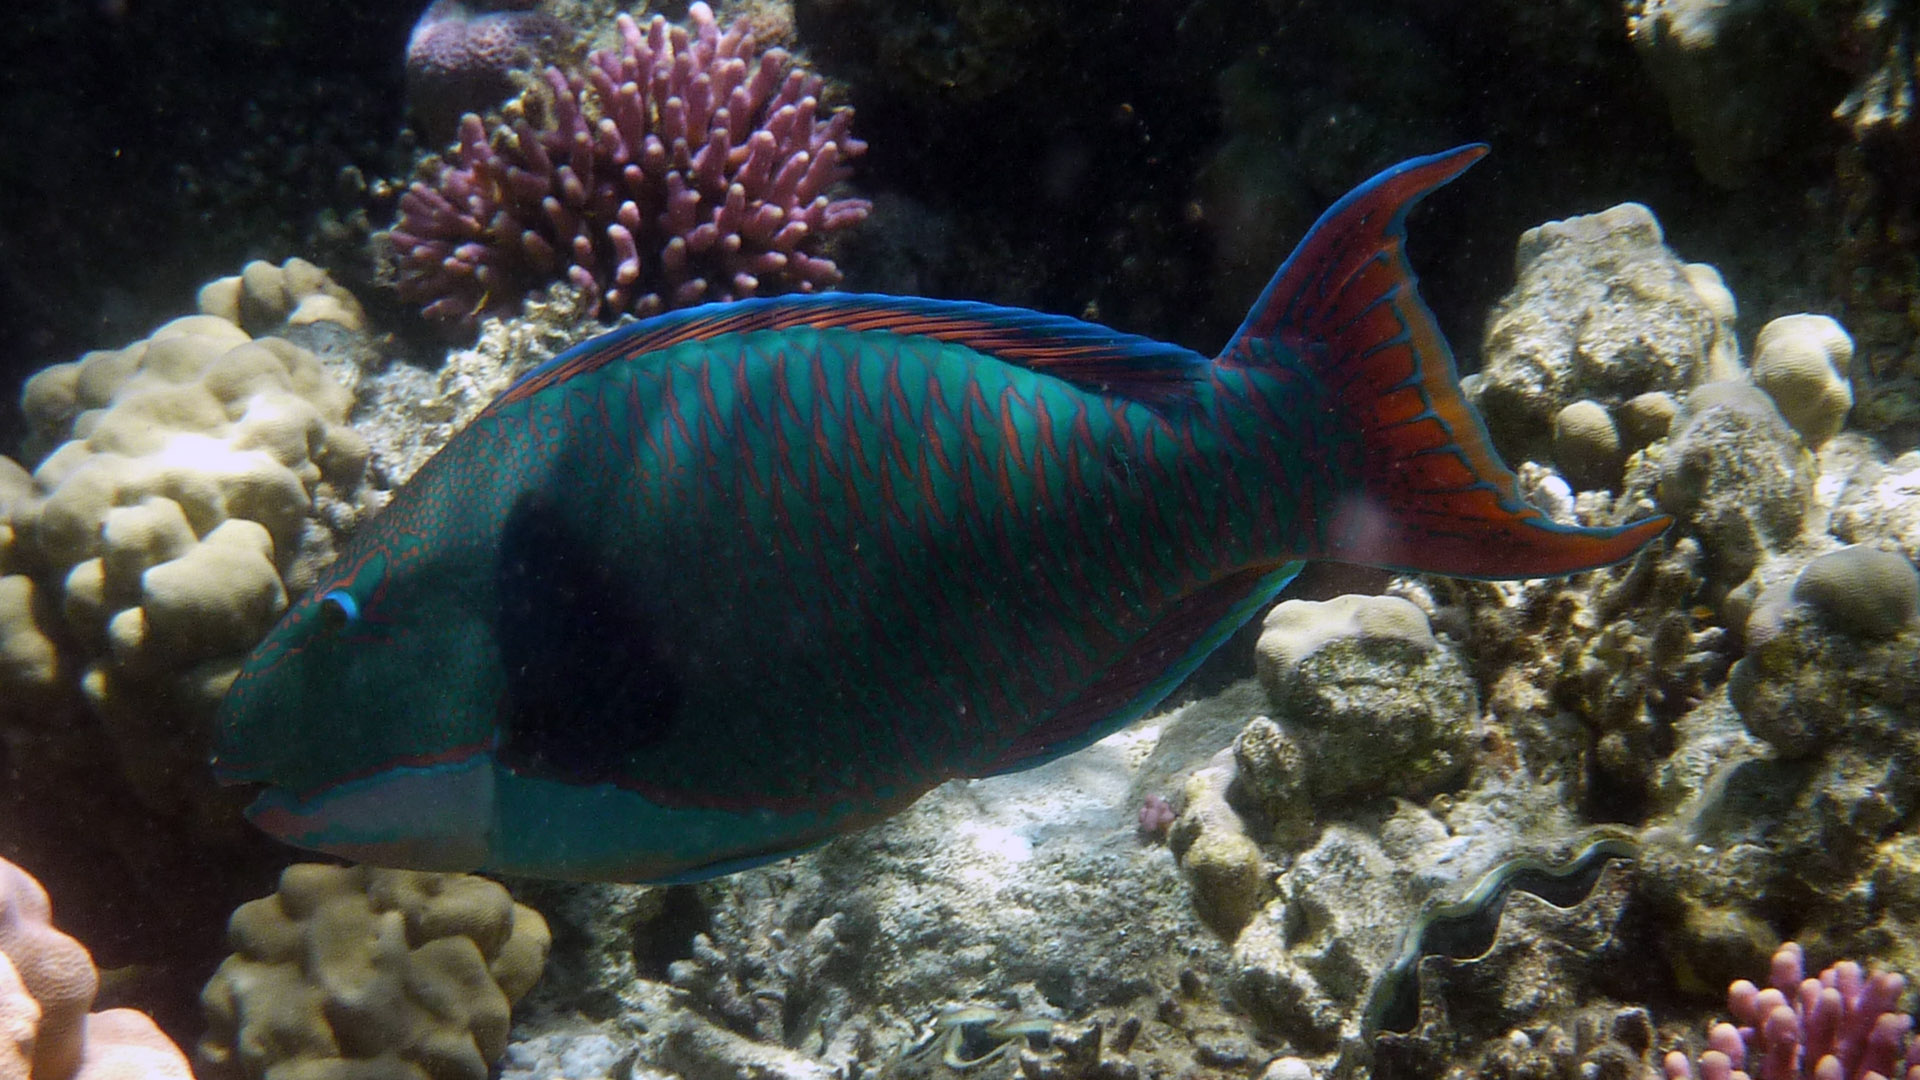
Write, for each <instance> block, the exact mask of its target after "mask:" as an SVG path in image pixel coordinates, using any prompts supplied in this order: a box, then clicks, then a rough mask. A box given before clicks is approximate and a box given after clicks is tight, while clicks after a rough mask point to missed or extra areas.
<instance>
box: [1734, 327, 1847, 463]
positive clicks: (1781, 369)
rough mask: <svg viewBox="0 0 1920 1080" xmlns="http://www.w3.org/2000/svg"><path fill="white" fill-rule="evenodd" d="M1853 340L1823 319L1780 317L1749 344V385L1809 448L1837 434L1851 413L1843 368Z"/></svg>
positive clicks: (1845, 366)
mask: <svg viewBox="0 0 1920 1080" xmlns="http://www.w3.org/2000/svg"><path fill="white" fill-rule="evenodd" d="M1852 363H1853V338H1851V337H1849V336H1848V335H1847V332H1846V330H1845V329H1843V328H1842V327H1841V326H1840V324H1839V323H1837V322H1835V321H1833V320H1832V319H1830V318H1828V317H1827V316H1825V315H1785V316H1782V317H1780V318H1778V319H1775V320H1773V321H1772V322H1770V323H1768V324H1767V325H1766V326H1764V327H1761V329H1760V336H1759V337H1758V338H1756V339H1755V340H1754V344H1753V382H1754V385H1755V386H1758V387H1759V388H1760V389H1762V390H1765V391H1766V392H1767V396H1768V397H1770V398H1772V399H1773V403H1774V406H1775V407H1777V408H1778V409H1779V410H1780V415H1781V416H1784V417H1786V419H1787V423H1789V424H1792V425H1793V429H1794V430H1795V431H1798V432H1799V433H1800V437H1801V438H1802V439H1805V440H1806V443H1807V445H1808V446H1810V447H1813V448H1814V449H1816V450H1817V449H1819V448H1820V446H1821V445H1822V444H1824V443H1825V442H1826V441H1827V440H1828V439H1831V438H1833V437H1834V436H1835V435H1837V434H1839V433H1840V428H1841V427H1842V426H1843V425H1844V424H1845V423H1846V421H1847V412H1848V410H1850V409H1852V408H1853V387H1852V385H1851V384H1850V383H1849V382H1848V381H1847V369H1848V368H1849V367H1850V366H1851V365H1852Z"/></svg>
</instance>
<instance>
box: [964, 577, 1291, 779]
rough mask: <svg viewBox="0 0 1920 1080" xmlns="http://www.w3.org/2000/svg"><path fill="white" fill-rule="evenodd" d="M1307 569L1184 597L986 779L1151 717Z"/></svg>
mask: <svg viewBox="0 0 1920 1080" xmlns="http://www.w3.org/2000/svg"><path fill="white" fill-rule="evenodd" d="M1301 565H1302V564H1301V563H1297V562H1290V563H1283V564H1281V565H1279V566H1254V567H1248V568H1247V569H1244V570H1239V571H1235V572H1234V573H1231V574H1228V575H1227V576H1226V577H1223V578H1221V579H1219V580H1217V581H1214V582H1212V583H1211V584H1208V585H1206V586H1205V587H1203V588H1201V589H1199V590H1198V591H1196V592H1194V593H1192V594H1191V595H1189V596H1187V597H1185V598H1184V599H1182V600H1181V601H1180V602H1179V603H1178V604H1176V605H1175V606H1174V608H1173V610H1172V611H1170V612H1168V613H1167V615H1166V616H1165V617H1164V618H1162V619H1161V620H1160V621H1159V622H1158V623H1156V624H1154V626H1153V628H1152V629H1150V630H1148V631H1147V632H1146V634H1144V635H1142V636H1141V638H1140V640H1138V641H1136V642H1134V643H1133V646H1132V647H1131V648H1129V649H1128V650H1127V652H1126V653H1125V655H1123V656H1122V657H1121V658H1120V660H1119V662H1117V663H1115V664H1114V665H1113V666H1112V667H1110V668H1108V669H1107V670H1106V672H1105V673H1103V674H1102V675H1101V676H1100V678H1099V680H1098V681H1096V682H1095V683H1094V684H1093V685H1092V686H1089V687H1087V688H1086V689H1085V690H1083V691H1081V692H1080V694H1079V695H1078V696H1076V697H1075V698H1074V699H1073V700H1071V701H1069V702H1067V703H1066V704H1065V705H1063V706H1062V707H1060V708H1059V709H1057V710H1055V711H1054V713H1053V715H1051V716H1049V717H1047V719H1046V721H1045V722H1044V723H1042V724H1040V725H1039V726H1038V727H1036V728H1034V729H1033V730H1031V731H1028V732H1025V733H1024V734H1022V735H1021V736H1020V738H1019V739H1018V740H1017V741H1015V742H1014V744H1013V745H1012V746H1009V747H1008V748H1007V749H1006V751H1005V752H1004V753H1002V754H1001V755H1000V757H998V758H997V759H995V760H994V761H993V762H992V763H991V764H989V765H988V766H987V768H986V770H985V773H986V774H991V773H999V772H1007V771H1009V770H1012V769H1024V768H1028V767H1030V766H1034V765H1042V764H1045V763H1046V762H1048V761H1051V760H1053V759H1054V758H1057V757H1059V756H1060V755H1062V754H1066V753H1070V752H1072V751H1074V750H1078V749H1080V748H1081V747H1083V746H1086V745H1088V744H1089V743H1092V742H1095V741H1096V740H1099V739H1102V738H1104V737H1106V736H1108V735H1110V734H1112V733H1113V732H1115V731H1118V730H1119V729H1120V728H1122V727H1125V726H1126V725H1128V724H1130V723H1132V722H1133V721H1135V720H1137V719H1139V718H1140V717H1141V716H1144V715H1146V712H1147V710H1148V709H1151V708H1153V707H1154V706H1155V705H1158V704H1159V703H1160V702H1161V700H1162V699H1164V698H1165V697H1166V696H1167V695H1168V694H1170V693H1172V692H1173V690H1174V687H1176V686H1179V685H1180V682H1181V680H1183V679H1185V678H1186V677H1187V676H1188V675H1191V674H1193V669H1194V668H1196V667H1199V666H1200V662H1201V661H1202V660H1205V659H1206V658H1207V657H1208V656H1210V655H1212V653H1213V651H1214V650H1215V649H1217V648H1219V647H1220V645H1221V644H1222V643H1223V642H1225V641H1226V640H1227V638H1229V637H1232V636H1233V632H1234V631H1236V630H1238V629H1240V627H1241V626H1243V625H1245V623H1246V621H1247V620H1248V619H1251V618H1252V617H1253V616H1254V615H1256V614H1258V613H1259V612H1260V611H1261V610H1262V609H1263V608H1265V607H1266V606H1267V605H1268V604H1269V603H1271V602H1272V601H1273V598H1274V597H1275V596H1277V595H1279V592H1280V590H1281V589H1284V588H1286V586H1287V582H1289V581H1292V580H1293V579H1294V576H1295V575H1296V574H1298V573H1299V572H1300V567H1301Z"/></svg>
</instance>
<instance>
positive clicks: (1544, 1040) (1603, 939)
mask: <svg viewBox="0 0 1920 1080" xmlns="http://www.w3.org/2000/svg"><path fill="white" fill-rule="evenodd" d="M1633 877H1634V872H1633V870H1632V868H1631V866H1630V865H1629V864H1624V863H1620V862H1610V863H1608V864H1607V865H1606V866H1604V867H1602V868H1600V869H1599V872H1598V875H1597V880H1595V881H1593V882H1591V883H1590V884H1589V885H1587V887H1586V889H1585V890H1584V891H1583V894H1582V895H1577V896H1571V897H1556V898H1555V899H1556V900H1572V901H1574V902H1572V903H1562V904H1558V905H1556V903H1555V902H1550V901H1548V900H1545V899H1542V898H1540V897H1539V896H1535V895H1533V894H1532V893H1528V892H1525V891H1520V890H1515V891H1514V892H1513V893H1512V894H1511V895H1510V896H1509V897H1508V898H1507V899H1506V901H1505V906H1504V909H1503V910H1502V911H1501V912H1500V913H1499V916H1498V918H1497V919H1494V920H1492V921H1491V925H1482V926H1480V927H1477V928H1476V929H1477V930H1478V931H1479V932H1480V933H1479V935H1477V936H1476V937H1475V938H1474V939H1472V940H1470V941H1463V942H1460V943H1459V944H1461V945H1464V946H1465V948H1464V949H1463V950H1462V954H1461V955H1458V956H1454V955H1447V954H1445V953H1437V954H1434V955H1429V956H1427V957H1425V958H1424V959H1422V960H1420V961H1419V965H1418V967H1419V984H1418V1015H1417V1018H1414V1021H1415V1022H1414V1023H1413V1024H1412V1025H1411V1026H1410V1027H1409V1028H1408V1029H1407V1030H1405V1031H1397V1030H1392V1029H1389V1030H1387V1031H1385V1032H1383V1033H1382V1034H1381V1036H1380V1038H1379V1040H1378V1041H1377V1042H1376V1043H1375V1044H1374V1049H1373V1069H1374V1071H1373V1075H1374V1076H1375V1077H1378V1078H1380V1080H1395V1078H1401V1077H1422V1076H1437V1075H1442V1074H1449V1075H1466V1076H1617V1077H1623V1078H1625V1077H1635V1076H1640V1075H1643V1069H1644V1068H1645V1067H1647V1066H1649V1065H1650V1064H1651V1062H1650V1060H1649V1054H1650V1053H1651V1051H1652V1049H1653V1026H1652V1024H1651V1022H1650V1021H1649V1019H1648V1017H1647V1014H1646V1012H1645V1010H1644V1009H1637V1008H1631V1007H1624V1006H1622V1005H1620V1004H1618V1003H1615V1002H1608V1001H1605V1000H1604V999H1603V998H1604V996H1605V995H1607V993H1608V991H1611V992H1612V993H1613V994H1614V995H1619V994H1620V993H1621V992H1622V990H1623V988H1625V989H1627V995H1626V997H1627V1000H1629V1001H1631V1000H1635V998H1636V996H1637V995H1634V994H1633V993H1632V992H1631V988H1632V985H1633V976H1632V972H1633V971H1634V969H1635V968H1636V967H1637V966H1638V965H1637V964H1636V963H1635V962H1634V957H1635V955H1636V949H1637V945H1636V943H1635V942H1634V941H1633V940H1632V939H1631V938H1630V937H1628V936H1627V935H1626V934H1625V933H1624V932H1623V931H1624V930H1625V926H1624V925H1623V924H1624V923H1625V921H1626V916H1627V914H1628V912H1629V911H1630V910H1631V905H1632V902H1633V900H1632V893H1633ZM1575 1033H1577V1034H1575ZM1476 1059H1477V1064H1475V1063H1476ZM1607 1064H1611V1065H1612V1066H1613V1067H1612V1068H1607V1067H1606V1065H1607ZM1621 1064H1630V1065H1632V1066H1635V1067H1631V1068H1627V1069H1624V1070H1623V1069H1621V1068H1620V1067H1619V1066H1620V1065H1621ZM1463 1065H1464V1068H1462V1066H1463ZM1449 1066H1451V1067H1452V1068H1453V1069H1456V1070H1460V1071H1458V1072H1453V1073H1448V1068H1449ZM1596 1070H1597V1071H1596Z"/></svg>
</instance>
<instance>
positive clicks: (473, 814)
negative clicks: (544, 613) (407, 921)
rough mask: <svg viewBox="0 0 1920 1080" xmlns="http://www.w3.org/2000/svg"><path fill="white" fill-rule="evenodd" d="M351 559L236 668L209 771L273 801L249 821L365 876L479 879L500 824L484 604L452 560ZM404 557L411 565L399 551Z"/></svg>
mask: <svg viewBox="0 0 1920 1080" xmlns="http://www.w3.org/2000/svg"><path fill="white" fill-rule="evenodd" d="M390 550H392V549H390V548H389V547H387V546H386V545H381V544H365V545H355V546H354V547H351V548H349V550H348V552H347V554H346V556H345V557H343V558H342V559H341V560H340V562H338V563H336V564H335V565H334V566H333V567H332V568H330V569H329V570H328V571H327V572H326V573H325V574H324V575H323V576H322V578H321V580H320V582H319V583H318V584H317V586H316V587H315V588H314V589H313V590H312V591H311V592H310V593H308V594H307V595H306V596H305V597H304V598H302V599H301V600H300V601H299V602H297V603H296V604H294V605H293V607H292V608H291V609H290V610H288V612H287V613H286V615H285V616H284V617H283V618H282V619H281V621H280V623H279V624H278V625H277V626H275V627H274V629H273V631H272V632H271V633H270V634H269V635H268V637H267V638H266V640H265V641H264V642H262V643H261V644H260V646H259V647H257V648H256V649H255V650H254V652H253V653H252V655H250V656H249V657H248V658H247V660H246V662H245V664H244V665H242V667H241V669H240V673H239V675H238V677H237V678H236V679H235V680H234V684H233V688H232V689H231V690H230V691H229V692H228V694H227V697H226V700H225V702H224V704H223V705H222V707H221V710H220V715H219V719H218V726H217V735H216V744H215V757H214V771H215V775H216V776H217V777H218V778H219V779H220V780H222V781H223V782H227V783H259V784H265V785H267V786H266V788H265V790H264V791H262V792H261V793H260V794H259V795H258V797H257V798H256V799H255V800H254V802H253V804H252V805H251V806H250V807H248V809H247V816H248V817H249V818H250V819H252V820H253V822H254V823H255V824H256V825H258V826H260V827H261V828H263V829H265V830H266V831H267V832H269V833H271V834H273V835H275V836H277V837H279V838H280V839H282V840H285V841H287V842H288V843H291V844H295V845H298V846H301V847H307V848H314V849H318V850H322V851H328V852H332V853H334V854H338V855H343V856H346V857H349V858H353V859H356V860H359V861H362V862H369V863H374V864H384V865H395V866H406V867H412V868H417V869H472V868H475V867H478V866H479V865H481V863H482V862H483V861H484V860H485V858H486V853H487V848H488V843H489V839H490V837H489V833H490V831H491V822H492V819H493V813H492V810H493V807H492V803H493V772H492V767H491V752H492V749H493V746H492V743H493V739H494V733H493V723H492V718H493V716H494V713H495V711H496V708H497V705H496V703H497V701H498V698H499V693H500V689H499V686H498V682H499V679H498V676H497V668H498V665H497V664H491V665H490V664H486V663H483V662H477V659H476V658H479V659H484V658H485V657H486V656H488V655H489V650H490V646H489V644H488V636H487V606H488V604H489V603H490V593H489V592H488V590H486V589H485V588H484V587H482V588H475V587H474V586H475V585H476V584H477V583H475V582H472V581H461V580H455V578H458V577H460V576H461V575H459V574H458V572H457V570H454V569H453V567H454V566H456V565H457V564H455V563H454V562H453V561H451V560H444V559H443V560H432V559H430V558H427V559H424V560H423V559H422V557H421V554H422V553H420V552H418V551H414V552H405V554H403V556H402V557H403V558H407V559H408V565H406V566H405V567H404V568H403V567H399V566H396V565H395V561H396V560H395V559H394V558H393V557H391V556H390V555H389V554H388V552H389V551H390ZM402 550H403V551H404V550H405V549H402Z"/></svg>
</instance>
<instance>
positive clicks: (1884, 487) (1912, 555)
mask: <svg viewBox="0 0 1920 1080" xmlns="http://www.w3.org/2000/svg"><path fill="white" fill-rule="evenodd" d="M1830 527H1831V528H1832V530H1833V534H1834V535H1835V536H1837V537H1839V538H1840V539H1842V540H1845V541H1847V542H1848V543H1853V544H1868V543H1874V542H1876V541H1879V540H1883V539H1884V540H1885V541H1887V542H1889V543H1891V544H1893V545H1894V546H1895V547H1897V548H1899V549H1900V550H1901V551H1902V552H1904V553H1905V554H1906V556H1907V558H1908V559H1920V452H1910V453H1906V454H1902V455H1901V456H1900V457H1898V458H1895V459H1894V460H1892V461H1890V462H1887V463H1886V464H1885V465H1879V464H1875V465H1873V466H1871V467H1869V468H1864V469H1860V470H1858V471H1856V472H1855V473H1853V474H1852V475H1851V476H1850V477H1848V479H1847V482H1846V486H1845V487H1844V488H1843V489H1842V490H1841V491H1840V493H1839V495H1838V497H1837V498H1836V499H1835V505H1834V508H1833V518H1832V524H1831V526H1830Z"/></svg>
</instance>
